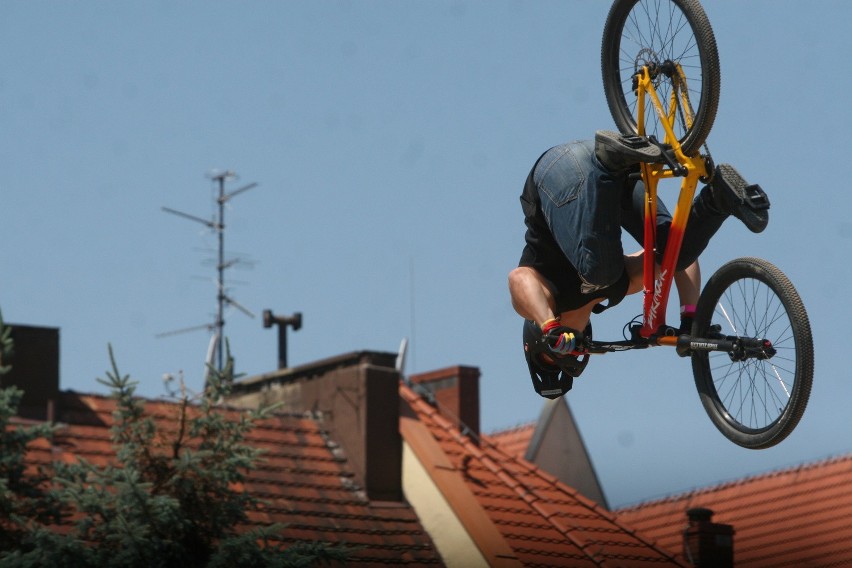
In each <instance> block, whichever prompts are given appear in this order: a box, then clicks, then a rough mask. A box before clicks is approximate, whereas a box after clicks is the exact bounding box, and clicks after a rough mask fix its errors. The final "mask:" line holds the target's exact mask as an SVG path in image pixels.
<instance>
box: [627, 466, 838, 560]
mask: <svg viewBox="0 0 852 568" xmlns="http://www.w3.org/2000/svg"><path fill="white" fill-rule="evenodd" d="M693 507H706V508H708V509H711V510H712V511H713V512H714V516H713V522H716V523H724V524H729V525H732V526H733V527H734V530H735V535H734V557H735V558H736V561H737V566H738V567H740V566H744V567H752V566H755V567H762V566H767V567H768V566H773V567H777V566H829V565H852V544H850V539H849V536H850V529H849V527H850V526H852V455H846V456H841V457H836V458H832V459H828V460H824V461H821V462H817V463H814V464H808V465H802V466H797V467H793V468H789V469H785V470H779V471H774V472H770V473H766V474H763V475H758V476H754V477H750V478H746V479H741V480H737V481H733V482H729V483H725V484H721V485H718V486H714V487H708V488H703V489H697V490H694V491H690V492H687V493H683V494H680V495H675V496H671V497H668V498H666V499H661V500H658V501H651V502H648V503H642V504H639V505H635V506H633V507H629V508H625V509H623V510H621V511H619V512H618V515H619V517H620V518H621V519H623V520H624V521H625V522H627V523H629V524H632V525H634V526H636V527H638V528H640V529H641V530H643V531H644V532H645V533H646V534H648V535H650V536H652V537H653V538H657V539H659V540H660V542H661V543H662V544H663V545H664V546H667V547H668V548H674V547H677V546H681V544H680V543H681V539H682V532H683V528H684V526H685V524H686V515H685V512H686V510H687V509H690V508H693Z"/></svg>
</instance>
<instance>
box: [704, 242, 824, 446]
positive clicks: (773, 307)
mask: <svg viewBox="0 0 852 568" xmlns="http://www.w3.org/2000/svg"><path fill="white" fill-rule="evenodd" d="M713 324H720V325H721V326H722V329H721V334H722V335H728V336H737V337H752V338H757V339H768V340H770V341H771V342H772V346H773V348H774V349H775V354H774V355H772V356H770V357H768V358H766V359H760V358H756V357H753V358H748V359H745V360H744V361H737V360H735V358H734V357H732V356H730V355H729V354H728V353H725V352H720V351H715V352H696V353H693V355H692V371H693V375H694V377H695V386H696V388H697V389H698V394H699V397H700V398H701V403H702V404H703V406H704V409H705V410H706V411H707V414H708V416H709V417H710V419H711V420H712V421H713V423H714V424H715V425H716V427H717V428H718V429H719V431H720V432H721V433H722V434H723V435H724V436H725V437H726V438H728V439H729V440H730V441H732V442H734V443H735V444H737V445H740V446H742V447H744V448H749V449H762V448H769V447H771V446H774V445H776V444H778V443H779V442H781V441H782V440H784V439H785V438H786V437H787V436H789V435H790V433H791V432H792V431H793V429H794V428H795V427H796V425H797V424H798V423H799V420H800V419H801V418H802V415H803V414H804V412H805V407H806V406H807V403H808V398H809V397H810V393H811V386H812V383H813V373H814V353H813V337H812V335H811V327H810V322H809V320H808V315H807V312H806V311H805V306H804V304H803V303H802V300H801V298H800V297H799V294H798V292H796V289H795V288H794V287H793V284H792V283H791V282H790V280H789V278H787V276H786V275H785V274H784V273H783V272H781V270H779V269H778V268H777V267H776V266H775V265H773V264H771V263H770V262H767V261H766V260H763V259H759V258H739V259H736V260H732V261H731V262H728V263H727V264H725V265H724V266H722V267H721V268H719V270H718V271H716V273H715V274H713V276H712V277H711V278H710V279H709V280H708V281H707V284H706V286H705V287H704V290H703V291H702V292H701V296H700V298H699V301H698V305H697V307H696V313H695V320H694V323H693V327H692V335H693V337H699V338H706V337H708V332H709V330H710V326H711V325H713Z"/></svg>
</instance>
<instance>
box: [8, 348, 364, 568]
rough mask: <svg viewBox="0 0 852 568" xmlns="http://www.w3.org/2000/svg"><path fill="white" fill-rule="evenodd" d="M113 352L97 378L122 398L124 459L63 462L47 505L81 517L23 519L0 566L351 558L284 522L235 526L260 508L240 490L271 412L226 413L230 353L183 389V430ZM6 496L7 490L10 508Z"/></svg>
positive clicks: (118, 434) (279, 563)
mask: <svg viewBox="0 0 852 568" xmlns="http://www.w3.org/2000/svg"><path fill="white" fill-rule="evenodd" d="M109 355H110V362H111V366H112V370H111V371H108V372H107V378H106V379H105V380H104V379H98V381H99V382H100V383H102V384H104V385H105V386H107V387H109V388H110V389H111V391H112V393H113V398H114V399H115V402H116V410H115V412H114V414H113V418H114V424H113V427H112V429H111V439H112V443H113V446H114V449H115V453H116V463H114V464H110V465H107V466H103V467H99V466H96V465H93V464H91V463H89V462H87V461H85V460H82V459H78V461H76V462H75V463H55V464H54V471H53V476H52V481H53V483H52V489H51V490H50V491H49V492H48V493H47V496H48V497H47V498H46V499H47V501H46V502H48V503H51V504H53V507H52V508H50V509H49V510H50V512H51V513H53V514H54V515H56V514H57V511H59V510H60V509H59V507H58V506H56V503H61V504H62V505H63V506H64V507H65V508H66V509H67V510H68V511H69V512H70V513H71V519H73V520H72V521H70V527H65V530H62V531H57V530H56V529H57V527H56V526H53V525H50V524H46V523H44V522H30V523H17V526H18V527H19V530H18V532H17V534H16V535H15V536H16V537H17V538H18V539H19V540H18V543H19V545H18V546H17V547H15V548H12V549H7V551H6V552H5V553H4V552H3V551H2V549H0V566H21V567H24V566H27V567H30V566H57V567H63V566H67V567H75V566H92V567H100V566H103V567H107V566H109V567H137V566H138V567H143V566H144V567H146V568H147V567H157V566H162V567H173V566H175V567H176V566H180V567H181V568H192V567H202V566H210V567H225V566H271V567H273V566H274V567H290V566H310V565H315V564H316V563H317V562H318V561H321V560H338V561H343V560H345V558H346V555H347V549H346V548H344V547H342V546H331V545H328V544H324V543H305V544H298V545H296V546H291V547H289V548H286V549H285V548H284V546H283V545H282V544H281V542H280V541H276V539H275V535H276V534H277V533H279V532H280V530H281V529H282V528H283V527H282V526H281V525H273V526H268V527H263V528H261V529H257V530H253V531H250V532H243V533H240V532H238V531H237V527H238V525H240V524H241V523H244V522H245V521H246V520H247V511H249V510H251V509H253V508H254V507H256V506H257V505H258V502H257V500H256V499H255V498H254V497H252V496H251V495H250V494H248V493H247V492H245V491H244V490H242V489H240V488H241V487H242V484H243V482H244V481H245V480H246V476H247V475H248V473H249V472H250V471H251V470H252V469H253V468H254V467H255V466H256V464H257V462H258V460H259V459H261V458H260V452H259V450H258V449H256V448H253V447H251V446H250V445H248V444H246V443H245V438H246V435H247V433H248V432H249V431H250V430H251V429H252V428H253V427H254V424H255V423H256V421H257V420H259V419H262V418H264V417H265V416H267V415H268V414H269V413H270V412H271V409H263V410H259V411H254V412H240V413H235V412H232V413H230V414H229V415H226V414H225V413H223V412H222V411H221V409H220V408H219V407H218V406H217V403H218V401H220V400H222V398H224V397H225V396H226V395H227V394H228V393H229V392H230V389H231V385H232V383H233V380H234V378H235V376H234V360H233V357H232V356H231V354H230V349H228V351H227V364H226V366H225V368H224V369H223V370H222V371H221V372H220V371H217V370H215V369H212V368H211V369H210V370H209V375H208V380H207V386H206V387H205V390H204V392H203V393H202V395H201V396H200V400H199V401H198V403H197V404H196V403H194V402H193V401H191V400H190V397H189V396H188V395H187V394H186V392H185V389H182V395H181V397H180V400H179V403H178V404H177V405H176V407H175V408H176V424H177V431H176V432H165V431H162V429H160V428H158V424H157V423H156V422H155V421H154V420H153V419H152V418H151V417H150V416H148V415H146V414H145V408H144V403H143V401H142V400H140V399H139V398H138V397H136V396H135V390H136V384H137V383H136V382H134V381H132V380H131V379H130V376H129V375H121V373H120V372H119V371H118V367H117V365H116V362H115V357H114V355H113V352H112V347H110V348H109ZM10 402H14V401H10ZM0 405H2V399H0ZM10 406H12V405H10ZM0 410H2V406H0ZM2 420H3V414H2V413H0V421H2ZM16 431H17V430H16ZM4 432H5V430H4ZM35 434H36V432H31V433H30V434H29V436H30V438H29V439H32V436H33V435H35ZM38 434H39V435H47V434H48V432H47V431H39V432H38ZM21 436H23V437H22V438H21V441H20V442H18V444H19V445H18V446H16V447H15V448H12V452H11V453H12V454H16V453H17V455H18V456H20V459H19V462H20V463H21V464H22V463H23V461H22V460H23V458H22V456H23V448H24V446H25V445H26V443H27V441H26V440H27V438H26V436H25V435H23V434H22V435H21ZM0 443H3V441H2V440H0ZM21 444H23V445H21ZM4 455H5V452H4ZM16 471H17V470H16ZM20 471H23V470H20ZM0 473H3V470H0ZM18 477H19V478H20V475H18ZM2 479H3V478H0V483H3V481H2ZM41 481H43V480H39V482H41ZM4 487H5V486H2V485H0V488H4ZM39 487H43V485H40V486H39ZM4 493H5V490H4ZM51 499H52V500H51ZM5 503H6V501H5V500H2V497H0V506H5ZM42 520H43V519H42Z"/></svg>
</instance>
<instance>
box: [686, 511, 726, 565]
mask: <svg viewBox="0 0 852 568" xmlns="http://www.w3.org/2000/svg"><path fill="white" fill-rule="evenodd" d="M686 516H687V519H689V524H688V525H687V527H686V531H684V534H683V554H684V556H686V559H687V561H689V562H690V563H691V564H692V565H693V566H697V567H699V568H733V566H734V527H732V526H731V525H723V524H719V523H714V522H712V520H711V519H712V518H713V511H711V510H710V509H705V508H703V507H696V508H694V509H689V510H688V511H687V512H686Z"/></svg>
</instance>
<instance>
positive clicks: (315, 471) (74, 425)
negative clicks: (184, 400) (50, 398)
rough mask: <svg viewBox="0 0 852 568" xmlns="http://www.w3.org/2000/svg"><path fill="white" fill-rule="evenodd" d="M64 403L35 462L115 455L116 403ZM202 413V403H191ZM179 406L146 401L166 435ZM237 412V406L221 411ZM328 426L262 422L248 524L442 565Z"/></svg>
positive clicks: (369, 555)
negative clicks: (356, 467)
mask: <svg viewBox="0 0 852 568" xmlns="http://www.w3.org/2000/svg"><path fill="white" fill-rule="evenodd" d="M62 396H63V400H62V404H61V405H60V408H61V409H62V410H63V412H62V416H61V418H62V420H63V421H64V422H65V424H64V426H63V427H62V428H61V429H60V430H59V431H58V432H57V434H56V438H55V443H54V445H53V446H49V445H48V444H47V443H46V442H45V441H43V440H42V441H36V442H34V443H33V444H31V445H30V447H29V452H28V461H29V462H30V463H31V464H33V465H37V464H45V463H49V462H50V461H51V460H53V459H61V460H65V461H71V460H75V459H77V458H83V459H86V460H88V461H90V462H92V463H95V464H97V465H106V464H108V463H111V462H113V461H114V460H115V451H114V448H113V446H112V443H111V442H110V426H111V425H112V423H113V416H112V413H113V411H114V410H115V401H114V400H112V399H111V398H108V397H103V396H97V395H84V394H78V393H71V392H66V393H63V394H62ZM189 410H190V412H196V411H197V409H196V408H190V409H189ZM179 411H180V409H179V405H177V404H175V403H171V402H165V401H159V400H157V401H151V400H149V401H145V412H146V416H149V417H151V418H153V420H154V421H155V422H156V424H157V426H158V429H159V430H160V431H161V432H166V433H169V432H175V431H176V430H177V422H176V420H177V417H178V416H179ZM221 411H222V412H226V413H231V414H233V416H234V417H237V416H238V411H235V410H227V409H222V410H221ZM325 440H326V434H325V432H324V431H323V428H322V424H321V423H320V422H319V421H317V420H316V419H314V418H312V417H310V416H304V415H292V414H278V415H275V416H273V417H270V418H266V419H264V420H262V421H260V422H258V424H257V426H256V428H254V429H253V430H252V431H251V432H250V433H249V434H248V436H247V442H248V443H250V444H252V445H253V446H255V447H258V448H261V449H262V450H264V453H263V455H262V460H261V462H260V463H259V464H258V467H257V468H256V469H254V470H252V471H251V472H250V473H249V476H248V478H247V479H246V480H245V489H246V490H247V491H249V492H250V493H252V494H253V495H254V496H256V497H258V498H260V499H262V500H263V503H261V505H260V507H259V508H258V510H257V511H252V512H250V513H249V522H248V523H247V525H246V528H249V527H252V526H265V525H269V524H273V523H285V524H286V526H285V528H283V529H282V532H281V534H280V537H281V538H282V540H283V541H284V542H297V541H300V540H305V541H314V540H316V541H323V542H331V543H334V542H339V543H348V544H357V545H359V546H361V547H362V548H360V549H358V550H357V551H355V552H353V553H352V555H351V557H350V560H349V564H350V565H353V566H371V565H374V566H390V565H401V564H412V565H418V566H419V565H440V564H441V559H440V556H439V555H438V553H437V551H436V550H435V548H434V545H433V543H432V541H431V539H430V537H429V535H428V534H427V533H426V532H425V530H424V529H423V527H422V525H421V524H420V522H419V520H418V519H417V516H416V515H415V513H414V511H413V510H412V509H411V508H410V507H409V506H408V505H407V504H405V503H397V504H394V505H388V504H381V503H371V502H370V501H369V500H368V499H366V497H365V494H364V492H363V491H362V490H361V488H359V487H357V486H356V484H355V483H354V481H353V479H354V474H353V473H352V471H351V470H350V469H349V467H348V464H347V462H346V460H345V459H342V458H341V457H340V454H339V452H338V451H332V448H330V447H329V446H328V445H327V443H326V441H325Z"/></svg>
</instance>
